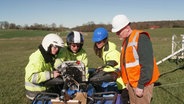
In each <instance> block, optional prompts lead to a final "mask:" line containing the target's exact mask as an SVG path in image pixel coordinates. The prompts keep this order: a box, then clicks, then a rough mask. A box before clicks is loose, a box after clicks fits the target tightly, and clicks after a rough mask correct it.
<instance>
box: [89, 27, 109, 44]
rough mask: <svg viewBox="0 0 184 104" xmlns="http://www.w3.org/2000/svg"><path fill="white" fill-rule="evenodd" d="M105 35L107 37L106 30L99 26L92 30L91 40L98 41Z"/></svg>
mask: <svg viewBox="0 0 184 104" xmlns="http://www.w3.org/2000/svg"><path fill="white" fill-rule="evenodd" d="M107 37H108V31H107V30H106V29H105V28H103V27H99V28H97V29H95V31H94V33H93V38H92V41H93V42H99V41H101V40H103V39H105V38H107Z"/></svg>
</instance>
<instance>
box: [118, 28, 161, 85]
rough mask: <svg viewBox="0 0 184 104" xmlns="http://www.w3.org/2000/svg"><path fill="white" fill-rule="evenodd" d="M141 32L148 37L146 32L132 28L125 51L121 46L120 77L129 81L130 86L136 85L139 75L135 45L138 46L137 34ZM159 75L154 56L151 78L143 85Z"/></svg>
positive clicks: (153, 80)
mask: <svg viewBox="0 0 184 104" xmlns="http://www.w3.org/2000/svg"><path fill="white" fill-rule="evenodd" d="M141 33H145V34H146V35H147V36H148V37H149V38H150V36H149V34H148V33H147V32H143V31H139V30H133V31H132V33H131V35H130V37H129V40H128V44H127V47H126V52H125V50H124V47H123V46H122V52H121V59H120V62H121V71H122V78H123V81H124V83H130V85H131V86H132V87H137V85H138V80H139V77H140V70H141V65H140V64H139V56H138V53H137V47H138V40H139V34H141ZM124 44H125V42H123V45H124ZM124 52H125V54H124ZM124 55H125V56H124ZM124 59H125V60H124ZM159 75H160V73H159V70H158V66H157V65H156V60H155V58H154V67H153V75H152V79H151V80H150V81H149V82H147V83H146V84H145V86H147V85H149V84H152V83H154V82H155V81H156V80H158V78H159Z"/></svg>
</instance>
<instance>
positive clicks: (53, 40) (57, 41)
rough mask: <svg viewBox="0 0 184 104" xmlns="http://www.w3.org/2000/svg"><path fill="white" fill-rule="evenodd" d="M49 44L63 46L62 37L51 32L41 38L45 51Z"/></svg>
mask: <svg viewBox="0 0 184 104" xmlns="http://www.w3.org/2000/svg"><path fill="white" fill-rule="evenodd" d="M51 44H52V45H54V46H58V47H64V42H63V40H62V38H61V37H60V36H58V35H57V34H53V33H50V34H47V35H46V36H45V37H44V38H43V40H42V46H43V48H44V49H45V51H48V48H49V46H50V45H51Z"/></svg>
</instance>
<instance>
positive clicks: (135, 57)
mask: <svg viewBox="0 0 184 104" xmlns="http://www.w3.org/2000/svg"><path fill="white" fill-rule="evenodd" d="M138 35H139V32H136V34H135V36H134V38H133V40H132V42H130V43H128V45H127V47H132V48H133V56H134V59H135V61H134V62H131V63H126V68H129V67H134V66H137V65H139V55H138V53H137V50H136V47H137V42H136V38H137V36H138Z"/></svg>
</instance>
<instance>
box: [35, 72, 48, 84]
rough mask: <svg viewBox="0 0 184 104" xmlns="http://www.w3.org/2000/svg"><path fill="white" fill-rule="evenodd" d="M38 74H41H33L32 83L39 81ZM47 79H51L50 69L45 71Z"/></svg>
mask: <svg viewBox="0 0 184 104" xmlns="http://www.w3.org/2000/svg"><path fill="white" fill-rule="evenodd" d="M38 75H39V74H38V73H34V74H33V78H32V83H37V79H38ZM45 79H46V80H49V79H50V72H49V71H46V72H45Z"/></svg>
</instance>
